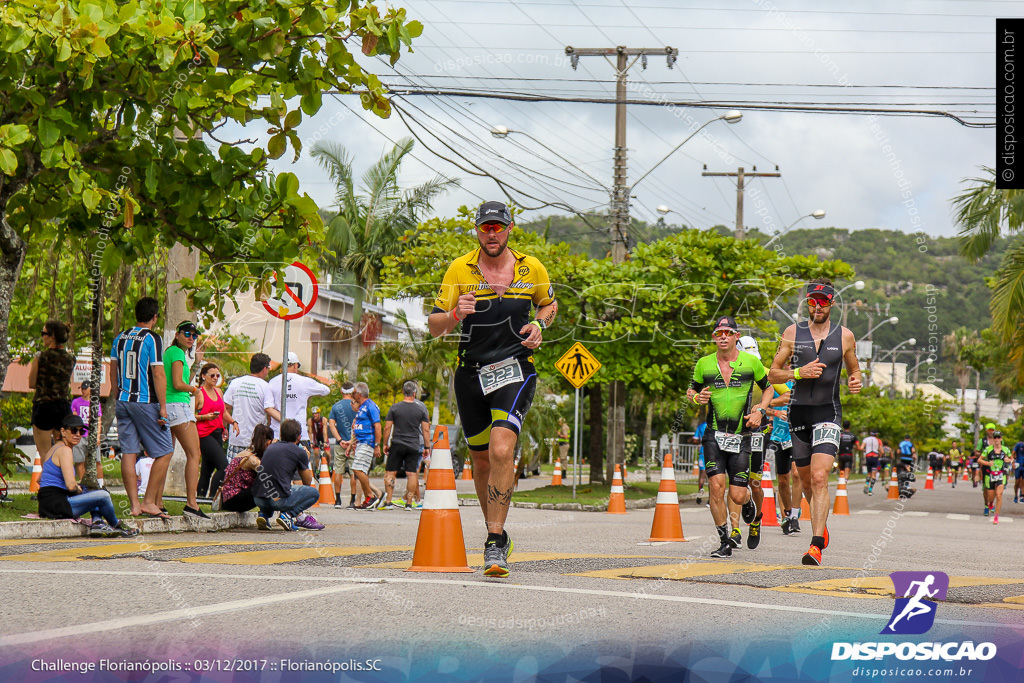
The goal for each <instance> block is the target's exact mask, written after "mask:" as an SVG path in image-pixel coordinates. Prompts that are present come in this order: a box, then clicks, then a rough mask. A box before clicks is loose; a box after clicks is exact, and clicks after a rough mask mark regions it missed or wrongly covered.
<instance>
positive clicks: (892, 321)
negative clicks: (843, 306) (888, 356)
mask: <svg viewBox="0 0 1024 683" xmlns="http://www.w3.org/2000/svg"><path fill="white" fill-rule="evenodd" d="M899 322H900V319H899V318H898V317H896V316H895V315H894V316H893V317H891V318H886V319H885V320H883V321H882V322H880V323H878V324H877V325H875V326H874V327H872V328H871V329H870V330H868V333H867V334H865V335H864V338H865V339H868V340H870V339H871V333H872V332H874V331H875V330H877V329H878V328H879V327H881V326H882V325H897V324H899ZM915 343H916V342H915ZM878 360H882V359H881V358H879V359H878Z"/></svg>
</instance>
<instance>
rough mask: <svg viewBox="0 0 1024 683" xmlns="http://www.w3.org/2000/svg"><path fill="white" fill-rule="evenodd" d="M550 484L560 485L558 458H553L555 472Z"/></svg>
mask: <svg viewBox="0 0 1024 683" xmlns="http://www.w3.org/2000/svg"><path fill="white" fill-rule="evenodd" d="M551 485H552V486H561V485H562V461H561V460H560V459H558V458H555V474H554V475H553V476H552V477H551Z"/></svg>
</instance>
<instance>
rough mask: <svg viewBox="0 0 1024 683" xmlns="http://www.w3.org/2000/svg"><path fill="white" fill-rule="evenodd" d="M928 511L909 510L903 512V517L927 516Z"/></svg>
mask: <svg viewBox="0 0 1024 683" xmlns="http://www.w3.org/2000/svg"><path fill="white" fill-rule="evenodd" d="M930 514H931V513H930V512H921V511H920V510H911V511H910V512H904V513H903V516H904V517H927V516H928V515H930Z"/></svg>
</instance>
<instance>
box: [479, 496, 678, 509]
mask: <svg viewBox="0 0 1024 683" xmlns="http://www.w3.org/2000/svg"><path fill="white" fill-rule="evenodd" d="M696 498H697V494H696V493H690V494H687V495H685V496H679V502H680V503H683V502H687V501H691V500H696ZM657 503H658V499H657V498H639V499H634V500H627V501H626V509H627V510H649V509H651V508H653V507H654V506H655V505H657ZM459 505H460V506H461V507H479V506H480V501H478V500H477V499H476V498H459ZM512 507H517V508H524V509H527V510H572V511H573V512H604V511H605V510H607V509H608V504H607V503H605V504H604V505H584V504H583V503H528V502H520V503H517V502H516V501H512Z"/></svg>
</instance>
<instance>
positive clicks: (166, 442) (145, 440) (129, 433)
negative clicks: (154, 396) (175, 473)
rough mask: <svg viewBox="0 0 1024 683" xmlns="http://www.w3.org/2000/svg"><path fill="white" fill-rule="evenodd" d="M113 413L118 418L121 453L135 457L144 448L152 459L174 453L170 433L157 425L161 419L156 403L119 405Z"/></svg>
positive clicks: (126, 402) (121, 402)
mask: <svg viewBox="0 0 1024 683" xmlns="http://www.w3.org/2000/svg"><path fill="white" fill-rule="evenodd" d="M114 412H115V414H116V415H117V440H118V442H119V443H120V444H121V452H122V453H127V454H128V455H132V454H138V453H140V452H142V448H145V449H146V453H148V454H149V455H150V456H151V457H154V458H162V457H163V456H165V455H170V454H171V452H172V451H173V450H174V445H173V444H172V443H171V430H170V429H168V428H167V427H163V426H161V425H160V423H159V422H157V419H158V418H159V417H160V404H159V403H133V402H130V401H118V402H117V406H116V408H115V411H114Z"/></svg>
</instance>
